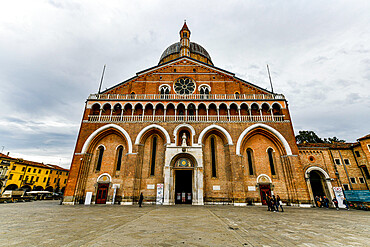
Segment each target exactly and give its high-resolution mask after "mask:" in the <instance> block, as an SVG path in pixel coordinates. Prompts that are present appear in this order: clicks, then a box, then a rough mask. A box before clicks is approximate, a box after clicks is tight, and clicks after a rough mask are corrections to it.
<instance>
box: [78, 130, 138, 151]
mask: <svg viewBox="0 0 370 247" xmlns="http://www.w3.org/2000/svg"><path fill="white" fill-rule="evenodd" d="M109 128H113V129H116V130H118V131H119V132H121V133H122V134H123V135H124V136H125V137H126V141H127V146H128V153H129V154H130V153H132V141H131V138H130V135H129V134H128V133H127V131H126V130H125V129H123V128H122V127H121V126H118V125H116V124H107V125H104V126H102V127H100V128H99V129H97V130H95V131H94V132H93V133H92V134H91V135H90V136H89V137H88V138H87V139H86V141H85V143H84V145H83V147H82V151H81V153H86V151H87V148H88V147H89V145H90V143H91V141H92V140H93V139H94V138H95V137H96V136H97V135H98V134H99V133H101V132H103V131H104V130H107V129H109Z"/></svg>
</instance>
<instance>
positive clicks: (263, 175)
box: [256, 174, 272, 184]
mask: <svg viewBox="0 0 370 247" xmlns="http://www.w3.org/2000/svg"><path fill="white" fill-rule="evenodd" d="M261 177H266V178H267V179H268V180H269V182H270V184H272V180H271V178H270V177H269V176H268V175H266V174H260V175H258V177H257V179H256V183H257V184H258V183H259V182H258V180H259V179H260V178H261Z"/></svg>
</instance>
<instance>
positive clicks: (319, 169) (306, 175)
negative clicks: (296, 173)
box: [304, 166, 330, 178]
mask: <svg viewBox="0 0 370 247" xmlns="http://www.w3.org/2000/svg"><path fill="white" fill-rule="evenodd" d="M315 170H316V171H319V172H321V173H322V174H323V175H324V176H325V178H330V176H329V174H328V173H327V172H326V171H325V170H324V169H322V168H321V167H318V166H310V167H309V168H307V170H306V172H305V173H304V177H305V178H309V177H308V174H309V173H310V172H311V171H315Z"/></svg>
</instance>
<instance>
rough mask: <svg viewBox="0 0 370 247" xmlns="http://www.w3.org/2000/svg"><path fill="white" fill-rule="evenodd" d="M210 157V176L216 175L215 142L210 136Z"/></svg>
mask: <svg viewBox="0 0 370 247" xmlns="http://www.w3.org/2000/svg"><path fill="white" fill-rule="evenodd" d="M211 156H212V157H211V159H212V177H217V172H216V144H215V138H214V137H213V136H212V138H211Z"/></svg>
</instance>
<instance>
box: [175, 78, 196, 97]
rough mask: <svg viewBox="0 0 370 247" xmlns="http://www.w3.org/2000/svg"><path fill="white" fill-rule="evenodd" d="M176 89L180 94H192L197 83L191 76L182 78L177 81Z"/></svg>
mask: <svg viewBox="0 0 370 247" xmlns="http://www.w3.org/2000/svg"><path fill="white" fill-rule="evenodd" d="M174 89H175V92H176V93H177V94H180V95H186V94H192V93H194V90H195V83H194V81H193V80H192V79H190V78H180V79H178V80H177V81H176V82H175V85H174Z"/></svg>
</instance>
